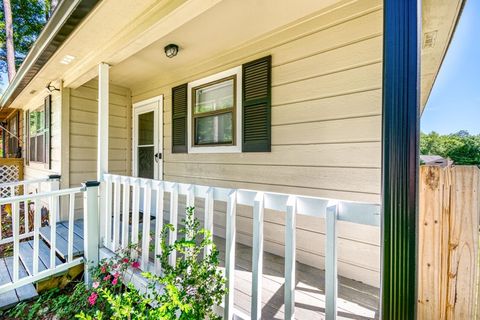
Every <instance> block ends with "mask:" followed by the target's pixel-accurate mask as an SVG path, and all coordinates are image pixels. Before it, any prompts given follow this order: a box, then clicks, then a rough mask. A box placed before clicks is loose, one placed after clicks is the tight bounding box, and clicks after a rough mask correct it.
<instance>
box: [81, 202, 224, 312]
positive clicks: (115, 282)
mask: <svg viewBox="0 0 480 320" xmlns="http://www.w3.org/2000/svg"><path fill="white" fill-rule="evenodd" d="M194 211H195V209H194V208H193V207H189V208H187V210H186V218H185V219H183V220H182V222H183V224H184V227H183V228H182V229H180V230H179V233H178V240H176V241H175V243H173V244H170V245H169V244H168V238H169V237H168V236H169V233H170V232H175V228H174V227H173V225H171V224H167V225H165V226H164V228H163V230H162V233H161V237H162V239H161V247H162V254H161V255H160V256H157V257H156V258H157V259H160V264H161V267H162V274H161V275H155V274H152V273H148V272H144V273H142V275H143V276H144V277H145V278H147V279H148V287H147V290H146V292H144V293H140V292H139V291H138V290H137V289H136V288H135V287H134V286H133V285H132V284H130V283H129V281H130V280H131V279H127V278H126V277H127V275H128V274H132V273H129V272H127V270H129V269H135V268H139V267H140V263H139V262H138V261H136V260H132V259H131V258H130V257H131V252H132V250H137V248H136V247H133V246H130V247H129V248H127V249H125V250H122V251H120V252H118V253H117V254H116V255H115V257H113V258H112V259H109V260H103V261H102V262H101V263H100V265H99V266H98V267H97V268H96V269H95V270H94V271H93V279H94V282H93V284H92V288H91V289H90V290H91V292H90V294H89V295H88V299H87V300H88V305H89V306H90V308H89V309H88V310H83V311H81V312H80V313H79V314H77V315H76V317H77V318H78V319H82V320H92V319H114V320H117V319H118V320H120V319H139V320H140V319H142V320H143V319H145V320H149V319H152V320H153V319H165V320H168V319H184V320H186V319H212V320H213V319H221V318H220V317H218V316H217V315H216V314H215V313H214V312H213V306H214V305H219V304H220V303H221V302H222V298H223V296H224V295H225V294H226V289H225V282H226V280H225V278H224V277H223V275H222V273H221V272H220V271H219V270H218V269H217V267H218V264H219V260H218V255H219V252H218V250H217V249H216V247H215V244H214V243H213V241H212V235H211V233H210V232H209V231H206V230H204V229H201V228H200V224H199V222H198V220H197V219H195V218H194ZM207 246H208V247H211V250H210V251H209V253H208V254H207V255H206V256H205V257H203V255H204V250H206V248H207ZM174 251H175V252H176V254H177V257H178V258H177V260H176V262H175V264H174V265H170V264H169V257H170V256H171V254H172V252H174ZM136 256H138V254H137V255H136ZM123 283H125V284H127V285H126V286H124V285H123Z"/></svg>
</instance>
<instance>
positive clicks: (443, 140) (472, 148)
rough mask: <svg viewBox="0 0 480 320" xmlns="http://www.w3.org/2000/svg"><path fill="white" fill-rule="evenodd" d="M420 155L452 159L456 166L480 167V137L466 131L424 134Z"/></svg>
mask: <svg viewBox="0 0 480 320" xmlns="http://www.w3.org/2000/svg"><path fill="white" fill-rule="evenodd" d="M420 153H421V154H423V155H439V156H442V157H444V158H450V159H452V160H453V162H454V163H456V164H463V165H480V135H471V134H469V133H468V132H467V131H465V130H461V131H459V132H457V133H453V134H448V135H439V134H438V133H436V132H431V133H429V134H425V133H422V134H421V135H420Z"/></svg>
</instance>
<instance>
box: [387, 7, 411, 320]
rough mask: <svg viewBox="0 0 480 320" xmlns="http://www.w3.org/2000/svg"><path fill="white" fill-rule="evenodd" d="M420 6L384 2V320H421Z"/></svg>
mask: <svg viewBox="0 0 480 320" xmlns="http://www.w3.org/2000/svg"><path fill="white" fill-rule="evenodd" d="M420 5H421V3H420V1H419V0H403V1H398V0H384V19H383V21H384V22H383V23H384V33H383V34H384V44H383V112H382V119H383V120H382V122H383V123H382V200H383V201H382V250H383V251H382V284H381V297H382V306H381V309H382V310H381V318H382V319H385V320H390V319H415V318H416V305H417V298H416V296H417V294H416V293H417V287H416V267H417V256H416V255H417V211H418V210H417V208H418V205H417V202H418V201H417V194H418V165H419V160H418V159H419V155H418V140H419V122H420V121H419V100H420V99H419V93H420V77H419V71H420V68H419V59H420V45H419V43H420V38H419V34H420V24H421V15H420Z"/></svg>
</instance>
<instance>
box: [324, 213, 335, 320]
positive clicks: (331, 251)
mask: <svg viewBox="0 0 480 320" xmlns="http://www.w3.org/2000/svg"><path fill="white" fill-rule="evenodd" d="M337 218H338V204H334V205H331V206H328V207H327V212H326V217H325V220H326V232H325V233H326V238H327V239H326V241H325V315H326V317H325V318H326V319H327V320H334V319H336V318H337V290H338V279H337V227H336V225H337Z"/></svg>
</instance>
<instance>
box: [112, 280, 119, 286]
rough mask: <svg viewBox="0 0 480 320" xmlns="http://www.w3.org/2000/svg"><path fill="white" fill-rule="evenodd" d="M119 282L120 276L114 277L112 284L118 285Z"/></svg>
mask: <svg viewBox="0 0 480 320" xmlns="http://www.w3.org/2000/svg"><path fill="white" fill-rule="evenodd" d="M117 283H118V278H114V279H113V281H112V284H113V285H114V286H116V285H117Z"/></svg>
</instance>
